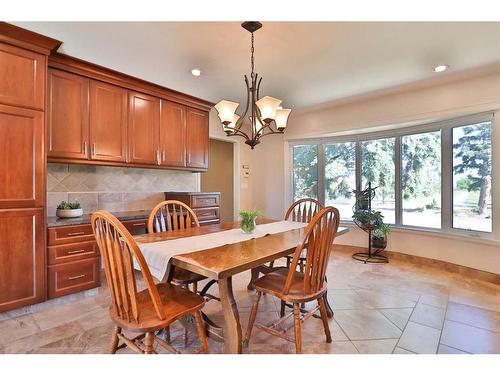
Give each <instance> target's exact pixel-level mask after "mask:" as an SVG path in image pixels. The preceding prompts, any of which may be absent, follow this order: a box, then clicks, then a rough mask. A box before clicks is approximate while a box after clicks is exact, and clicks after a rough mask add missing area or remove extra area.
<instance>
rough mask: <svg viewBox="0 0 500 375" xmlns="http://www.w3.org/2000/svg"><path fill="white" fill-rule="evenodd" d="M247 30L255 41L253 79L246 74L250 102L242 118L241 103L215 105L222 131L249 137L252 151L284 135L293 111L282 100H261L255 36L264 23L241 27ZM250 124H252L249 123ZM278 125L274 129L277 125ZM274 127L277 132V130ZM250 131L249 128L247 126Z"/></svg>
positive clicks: (252, 59)
mask: <svg viewBox="0 0 500 375" xmlns="http://www.w3.org/2000/svg"><path fill="white" fill-rule="evenodd" d="M241 27H243V28H244V29H245V30H247V31H249V32H250V33H251V34H252V37H251V41H252V47H251V49H250V52H251V59H250V63H251V67H252V72H251V73H250V80H249V79H248V76H247V75H245V84H246V87H247V102H246V108H245V112H244V113H243V114H242V115H241V116H240V115H238V114H237V113H236V109H237V108H238V107H239V103H235V102H231V101H229V100H221V101H220V102H219V103H217V104H216V105H215V109H216V110H217V114H218V115H219V118H220V120H221V122H222V128H223V130H224V132H225V133H226V134H227V135H228V136H240V137H243V138H245V139H246V140H245V143H246V144H247V145H249V146H250V147H251V148H252V149H253V148H254V147H255V146H256V145H258V144H259V143H260V139H261V138H262V137H265V136H266V135H269V134H282V133H283V131H284V130H285V128H286V124H287V121H288V116H289V115H290V112H291V109H284V108H282V107H280V104H281V100H279V99H276V98H273V97H270V96H264V97H263V98H260V95H259V90H260V84H261V82H262V77H259V75H258V74H257V73H255V72H254V57H253V55H254V36H253V33H254V32H255V31H257V30H259V29H260V28H261V27H262V24H261V23H260V22H256V21H248V22H243V23H242V24H241ZM247 115H248V121H249V123H250V129H247V130H246V131H245V129H244V127H243V125H244V123H245V120H246V119H247ZM247 124H248V122H247ZM273 125H274V126H273ZM273 127H274V128H275V129H273ZM245 128H246V126H245Z"/></svg>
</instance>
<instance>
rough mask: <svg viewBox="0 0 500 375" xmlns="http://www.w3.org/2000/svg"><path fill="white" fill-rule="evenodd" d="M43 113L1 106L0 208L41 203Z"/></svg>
mask: <svg viewBox="0 0 500 375" xmlns="http://www.w3.org/2000/svg"><path fill="white" fill-rule="evenodd" d="M43 120H44V119H43V112H40V111H34V110H29V109H21V108H16V107H10V106H4V105H0V209H1V208H20V207H37V206H40V207H41V206H43V204H44V201H45V199H44V187H45V162H44V154H43V141H44V132H43Z"/></svg>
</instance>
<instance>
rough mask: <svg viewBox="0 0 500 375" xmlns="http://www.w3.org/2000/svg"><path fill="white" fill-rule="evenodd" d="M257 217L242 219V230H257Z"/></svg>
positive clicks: (251, 231) (248, 231)
mask: <svg viewBox="0 0 500 375" xmlns="http://www.w3.org/2000/svg"><path fill="white" fill-rule="evenodd" d="M255 226H256V224H255V219H252V220H241V223H240V227H241V230H242V231H243V232H245V233H247V234H250V233H253V231H254V230H255Z"/></svg>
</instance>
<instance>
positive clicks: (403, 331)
mask: <svg viewBox="0 0 500 375" xmlns="http://www.w3.org/2000/svg"><path fill="white" fill-rule="evenodd" d="M421 297H422V296H420V297H418V301H417V302H416V303H415V306H414V307H413V309H412V311H411V314H410V316H409V317H408V320H407V321H406V324H405V326H404V328H403V329H402V330H401V336H399V339H398V342H397V343H396V346H395V347H394V350H396V348H397V347H398V345H399V342H400V341H401V337H403V335H404V333H405V330H406V327H407V326H408V322H409V321H410V319H411V316H412V315H413V313H414V312H415V307H416V306H417V304H418V303H419V301H420V298H421ZM438 345H439V344H438ZM401 349H404V348H401ZM394 350H393V351H392V354H394ZM404 350H408V349H404ZM408 351H411V350H408ZM412 353H413V352H412ZM415 354H416V353H415Z"/></svg>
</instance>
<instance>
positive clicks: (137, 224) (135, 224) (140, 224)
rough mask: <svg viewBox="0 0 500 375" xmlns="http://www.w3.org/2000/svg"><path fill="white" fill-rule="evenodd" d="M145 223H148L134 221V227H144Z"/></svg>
mask: <svg viewBox="0 0 500 375" xmlns="http://www.w3.org/2000/svg"><path fill="white" fill-rule="evenodd" d="M144 225H146V223H134V224H132V226H133V227H143V226H144Z"/></svg>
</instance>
